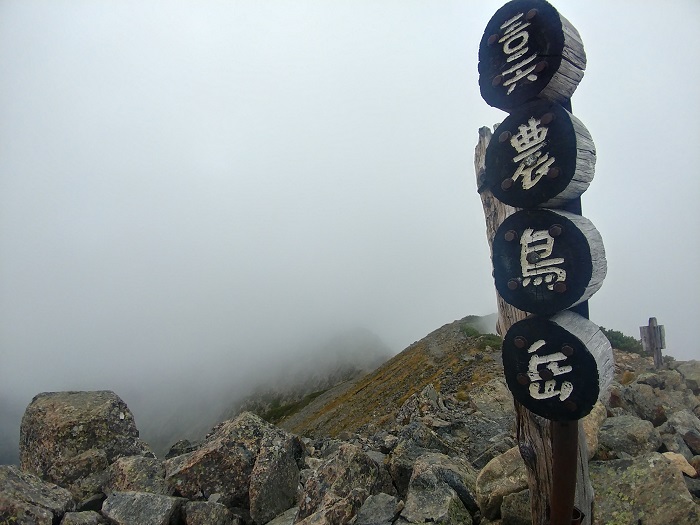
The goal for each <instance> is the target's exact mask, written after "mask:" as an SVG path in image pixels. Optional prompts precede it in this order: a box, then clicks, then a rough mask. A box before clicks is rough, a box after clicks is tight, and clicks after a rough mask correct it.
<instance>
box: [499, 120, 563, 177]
mask: <svg viewBox="0 0 700 525" xmlns="http://www.w3.org/2000/svg"><path fill="white" fill-rule="evenodd" d="M547 131H549V128H547V127H546V126H543V125H542V122H541V120H539V119H536V118H535V117H530V119H529V120H528V121H527V124H521V125H520V126H518V133H516V134H515V135H513V136H512V137H511V139H510V145H511V146H513V148H514V149H515V152H516V155H515V157H513V162H514V163H516V164H518V168H517V169H516V170H515V173H514V174H513V176H512V179H513V181H517V180H518V179H519V178H520V177H522V179H523V180H522V184H523V189H524V190H529V189H530V188H532V187H534V186H535V185H536V184H537V183H538V182H539V181H540V179H541V178H542V177H544V176H545V175H546V174H547V172H548V171H549V168H551V167H552V165H553V164H554V161H555V158H554V157H550V156H549V153H546V152H543V151H542V149H543V148H544V147H545V146H546V145H547V142H546V140H545V139H546V138H547Z"/></svg>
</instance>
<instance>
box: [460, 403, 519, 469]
mask: <svg viewBox="0 0 700 525" xmlns="http://www.w3.org/2000/svg"><path fill="white" fill-rule="evenodd" d="M465 426H466V428H467V432H468V434H469V439H468V440H467V444H466V445H465V446H463V447H462V449H463V451H464V452H463V453H464V455H465V457H466V458H467V459H468V460H469V461H470V462H471V463H472V465H474V467H476V468H477V469H482V468H484V467H485V466H486V464H487V463H488V462H489V461H491V460H492V459H493V458H495V457H497V456H500V455H501V454H503V453H504V452H507V451H508V450H509V449H511V448H512V447H514V446H515V445H516V442H515V419H514V418H512V417H510V416H506V417H493V418H492V417H487V416H485V415H484V414H481V413H480V412H477V413H476V414H472V415H468V416H466V417H465Z"/></svg>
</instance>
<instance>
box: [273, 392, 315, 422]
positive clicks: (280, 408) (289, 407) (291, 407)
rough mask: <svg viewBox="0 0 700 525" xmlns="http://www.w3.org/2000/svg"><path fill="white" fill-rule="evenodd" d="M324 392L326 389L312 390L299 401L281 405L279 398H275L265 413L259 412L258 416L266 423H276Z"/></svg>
mask: <svg viewBox="0 0 700 525" xmlns="http://www.w3.org/2000/svg"><path fill="white" fill-rule="evenodd" d="M324 392H326V390H319V391H318V392H312V393H310V394H309V395H307V396H305V397H304V398H303V399H301V400H299V401H295V402H293V403H287V404H285V405H281V404H280V401H279V399H276V400H274V401H273V402H272V403H271V405H270V408H269V409H268V410H267V411H266V412H265V413H263V414H260V417H261V418H263V419H264V420H265V421H267V422H268V423H272V424H273V425H274V424H277V423H279V422H280V421H282V420H283V419H285V418H287V417H289V416H291V415H292V414H296V413H297V412H298V411H299V410H301V409H302V408H304V407H305V406H306V405H308V404H309V403H311V402H312V401H313V400H314V399H316V398H317V397H318V396H320V395H321V394H323V393H324Z"/></svg>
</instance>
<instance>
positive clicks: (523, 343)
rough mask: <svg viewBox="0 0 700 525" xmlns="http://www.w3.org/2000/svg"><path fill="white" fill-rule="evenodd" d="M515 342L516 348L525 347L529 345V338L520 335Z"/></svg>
mask: <svg viewBox="0 0 700 525" xmlns="http://www.w3.org/2000/svg"><path fill="white" fill-rule="evenodd" d="M513 344H514V345H515V347H516V348H520V349H523V348H525V347H526V346H527V339H525V338H524V337H523V336H522V335H519V336H517V337H516V338H515V339H514V340H513Z"/></svg>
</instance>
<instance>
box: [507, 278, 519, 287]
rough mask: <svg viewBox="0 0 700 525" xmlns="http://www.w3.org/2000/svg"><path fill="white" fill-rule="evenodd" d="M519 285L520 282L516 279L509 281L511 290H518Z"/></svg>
mask: <svg viewBox="0 0 700 525" xmlns="http://www.w3.org/2000/svg"><path fill="white" fill-rule="evenodd" d="M518 286H520V283H519V282H518V281H516V280H515V279H511V280H510V281H508V289H510V290H517V289H518Z"/></svg>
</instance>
